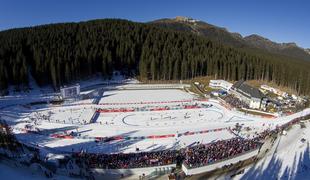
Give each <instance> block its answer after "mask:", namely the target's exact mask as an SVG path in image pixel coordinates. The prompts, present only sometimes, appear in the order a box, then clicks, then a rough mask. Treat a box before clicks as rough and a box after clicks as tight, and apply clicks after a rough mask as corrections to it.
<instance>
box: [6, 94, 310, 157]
mask: <svg viewBox="0 0 310 180" xmlns="http://www.w3.org/2000/svg"><path fill="white" fill-rule="evenodd" d="M195 99H197V97H195V96H194V95H192V94H189V93H187V92H185V91H182V90H178V89H159V90H111V91H105V92H104V93H103V95H102V97H101V100H100V103H99V104H98V105H97V104H91V103H86V104H83V103H81V104H80V103H79V101H76V102H74V103H71V104H70V103H66V104H65V105H64V106H59V105H57V106H52V105H36V106H35V108H32V107H28V109H27V108H25V107H24V106H20V105H19V106H13V107H14V108H13V109H12V106H10V107H8V108H3V109H2V110H1V111H2V114H5V116H2V118H4V119H6V120H7V121H8V122H10V123H11V124H12V127H13V130H14V133H16V134H17V137H18V138H19V139H20V140H21V141H22V142H24V143H26V144H32V145H36V146H41V147H43V148H44V147H45V148H53V150H54V151H57V152H72V151H81V150H86V151H88V152H94V153H118V152H122V153H130V152H136V149H137V148H139V151H157V150H163V149H179V148H182V147H186V146H190V145H194V144H195V143H197V142H203V143H210V142H213V141H217V140H220V139H229V138H232V137H234V136H235V134H233V133H231V132H230V131H229V130H228V128H233V127H234V126H235V124H236V123H239V124H242V125H243V126H246V127H251V130H252V131H244V132H242V133H241V135H244V136H251V135H254V134H255V132H261V131H263V130H265V129H267V128H275V127H276V126H277V125H280V124H283V123H286V122H288V121H290V120H291V119H293V118H295V117H298V116H300V115H302V114H305V113H306V112H309V111H308V110H305V111H304V112H300V113H297V114H293V115H291V116H287V117H279V118H276V119H268V118H267V119H266V118H261V117H255V116H247V115H244V114H242V113H240V112H235V111H230V110H227V109H225V108H224V107H223V106H221V105H220V104H219V103H217V102H216V101H199V100H195ZM101 103H104V105H100V104H101ZM191 104H196V105H212V106H211V107H202V108H194V109H182V108H178V109H175V110H164V111H134V112H112V113H111V112H108V113H107V112H101V113H98V115H97V117H96V118H95V119H96V120H95V122H92V121H91V119H92V117H93V116H94V114H95V112H96V109H97V108H116V107H117V108H137V107H139V108H141V107H155V108H156V107H163V106H165V107H181V106H182V105H191ZM218 129H219V130H218ZM26 130H28V133H26ZM29 130H30V131H35V132H37V131H39V133H29ZM70 133H73V134H75V136H70V137H69V138H65V139H64V138H55V137H56V136H55V135H62V134H70ZM107 137H121V138H116V139H114V140H112V141H109V142H104V141H100V142H99V143H98V142H95V139H100V138H107Z"/></svg>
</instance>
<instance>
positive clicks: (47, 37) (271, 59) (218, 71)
mask: <svg viewBox="0 0 310 180" xmlns="http://www.w3.org/2000/svg"><path fill="white" fill-rule="evenodd" d="M309 68H310V62H306V61H302V60H297V59H291V58H288V57H285V56H276V55H270V54H264V53H261V52H255V51H251V50H247V49H236V48H232V47H227V46H223V45H221V44H218V43H215V42H213V41H210V40H209V39H207V38H205V37H201V36H197V35H195V34H192V33H188V32H179V31H174V30H169V29H164V28H160V27H156V26H155V25H151V24H143V23H134V22H130V21H126V20H117V19H104V20H94V21H88V22H80V23H62V24H52V25H43V26H37V27H30V28H21V29H12V30H7V31H2V32H0V90H2V91H4V90H6V89H7V88H8V86H9V85H15V86H16V87H19V88H27V87H28V83H29V76H30V75H31V76H33V78H34V79H35V80H36V81H37V83H38V84H39V85H47V84H52V85H53V87H54V88H55V89H58V88H59V86H61V85H64V84H68V83H71V82H74V81H76V80H80V79H83V78H87V77H89V76H92V75H94V74H101V75H102V77H103V78H110V77H111V75H112V73H113V71H115V70H118V71H121V72H122V73H123V74H124V75H127V76H139V78H140V79H151V80H179V79H190V78H193V77H196V76H215V77H216V78H222V79H226V80H240V79H244V80H252V79H256V80H266V81H273V82H275V83H277V84H278V85H283V86H288V87H291V88H293V89H295V90H297V91H298V92H299V93H301V94H309V93H310V73H308V69H309Z"/></svg>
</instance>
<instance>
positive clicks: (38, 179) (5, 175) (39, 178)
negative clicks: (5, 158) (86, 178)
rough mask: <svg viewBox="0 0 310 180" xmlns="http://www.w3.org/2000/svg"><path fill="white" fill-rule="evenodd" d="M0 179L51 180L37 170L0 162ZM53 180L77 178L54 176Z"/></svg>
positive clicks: (72, 179)
mask: <svg viewBox="0 0 310 180" xmlns="http://www.w3.org/2000/svg"><path fill="white" fill-rule="evenodd" d="M0 178H1V179H3V180H7V179H10V180H43V179H46V180H47V179H51V178H47V177H46V176H44V174H43V173H42V171H39V170H38V169H37V168H35V167H34V166H33V167H30V168H26V167H24V166H21V165H18V164H17V163H12V162H5V163H4V162H1V161H0ZM52 179H54V180H77V178H70V177H68V176H60V175H54V176H53V178H52Z"/></svg>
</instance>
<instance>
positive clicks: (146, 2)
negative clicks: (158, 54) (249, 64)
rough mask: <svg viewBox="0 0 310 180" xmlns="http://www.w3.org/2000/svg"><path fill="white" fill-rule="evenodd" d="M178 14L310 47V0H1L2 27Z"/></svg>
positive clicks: (144, 20)
mask: <svg viewBox="0 0 310 180" xmlns="http://www.w3.org/2000/svg"><path fill="white" fill-rule="evenodd" d="M178 15H181V16H189V17H193V18H195V19H199V20H203V21H206V22H208V23H211V24H214V25H218V26H222V27H226V28H227V29H228V30H229V31H232V32H239V33H241V34H242V35H243V36H245V35H249V34H259V35H262V36H265V37H267V38H269V39H271V40H273V41H277V42H296V43H297V44H298V45H299V46H302V47H306V48H310V35H309V32H310V1H309V0H196V1H195V0H192V1H190V0H188V1H185V0H49V1H48V0H0V30H5V29H10V28H15V27H25V26H33V25H38V24H47V23H57V22H78V21H85V20H90V19H99V18H123V19H129V20H132V21H139V22H147V21H151V20H155V19H159V18H172V17H175V16H178Z"/></svg>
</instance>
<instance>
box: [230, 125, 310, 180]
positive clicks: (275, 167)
mask: <svg viewBox="0 0 310 180" xmlns="http://www.w3.org/2000/svg"><path fill="white" fill-rule="evenodd" d="M309 137H310V122H308V123H306V128H300V125H295V126H293V128H292V129H291V130H289V131H288V133H287V134H286V135H281V136H280V137H279V138H278V139H277V140H276V141H275V144H274V146H273V147H272V148H271V150H270V151H269V152H268V153H267V155H266V156H265V157H264V158H262V159H261V160H260V161H258V162H257V163H256V164H255V165H252V166H250V167H248V168H246V169H245V172H244V173H243V174H241V175H238V176H236V177H235V178H234V179H258V180H271V179H283V180H284V179H290V180H293V179H294V180H299V179H300V180H304V179H305V180H306V179H310V146H309V143H310V142H309ZM303 138H304V139H305V141H302V139H303ZM224 179H225V178H224Z"/></svg>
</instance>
